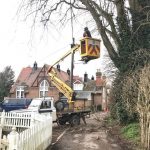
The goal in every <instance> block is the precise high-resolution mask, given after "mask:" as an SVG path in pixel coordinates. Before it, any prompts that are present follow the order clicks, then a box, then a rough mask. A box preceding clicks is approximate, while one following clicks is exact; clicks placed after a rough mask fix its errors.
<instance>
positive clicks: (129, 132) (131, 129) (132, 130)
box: [121, 123, 140, 142]
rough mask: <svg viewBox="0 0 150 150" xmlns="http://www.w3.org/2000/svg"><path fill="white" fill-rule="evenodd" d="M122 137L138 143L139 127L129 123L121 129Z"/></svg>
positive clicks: (136, 124) (137, 124)
mask: <svg viewBox="0 0 150 150" xmlns="http://www.w3.org/2000/svg"><path fill="white" fill-rule="evenodd" d="M121 133H122V135H123V137H125V138H126V139H129V140H132V141H134V142H138V140H139V139H140V126H139V123H131V124H129V125H127V126H125V127H123V128H122V129H121Z"/></svg>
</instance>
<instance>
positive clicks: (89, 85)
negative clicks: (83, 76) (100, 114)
mask: <svg viewBox="0 0 150 150" xmlns="http://www.w3.org/2000/svg"><path fill="white" fill-rule="evenodd" d="M95 88H96V81H95V80H89V81H88V82H85V83H84V88H83V91H95Z"/></svg>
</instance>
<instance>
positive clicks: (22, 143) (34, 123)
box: [0, 112, 52, 150]
mask: <svg viewBox="0 0 150 150" xmlns="http://www.w3.org/2000/svg"><path fill="white" fill-rule="evenodd" d="M0 118H1V120H0V121H1V123H2V124H1V125H2V127H4V128H5V126H7V127H12V126H13V130H12V132H11V133H10V134H8V136H7V137H6V136H3V138H2V139H0V140H1V141H0V148H1V149H2V150H44V149H46V148H47V147H48V146H49V145H50V143H51V140H52V118H51V117H45V116H42V115H39V114H36V115H35V114H23V113H21V114H12V113H5V112H3V113H2V114H1V117H0ZM16 127H17V128H22V127H23V128H28V129H26V130H24V131H23V132H20V133H18V132H17V131H16ZM1 131H2V128H1Z"/></svg>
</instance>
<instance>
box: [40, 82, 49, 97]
mask: <svg viewBox="0 0 150 150" xmlns="http://www.w3.org/2000/svg"><path fill="white" fill-rule="evenodd" d="M48 87H49V83H48V82H47V80H43V81H42V82H41V83H40V87H39V97H47V96H48Z"/></svg>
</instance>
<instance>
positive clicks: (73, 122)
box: [70, 115, 80, 126]
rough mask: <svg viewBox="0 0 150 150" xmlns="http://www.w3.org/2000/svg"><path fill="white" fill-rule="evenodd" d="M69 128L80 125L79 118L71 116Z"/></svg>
mask: <svg viewBox="0 0 150 150" xmlns="http://www.w3.org/2000/svg"><path fill="white" fill-rule="evenodd" d="M70 124H71V126H77V125H79V124H80V117H79V116H78V115H73V116H72V117H71V120H70Z"/></svg>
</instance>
